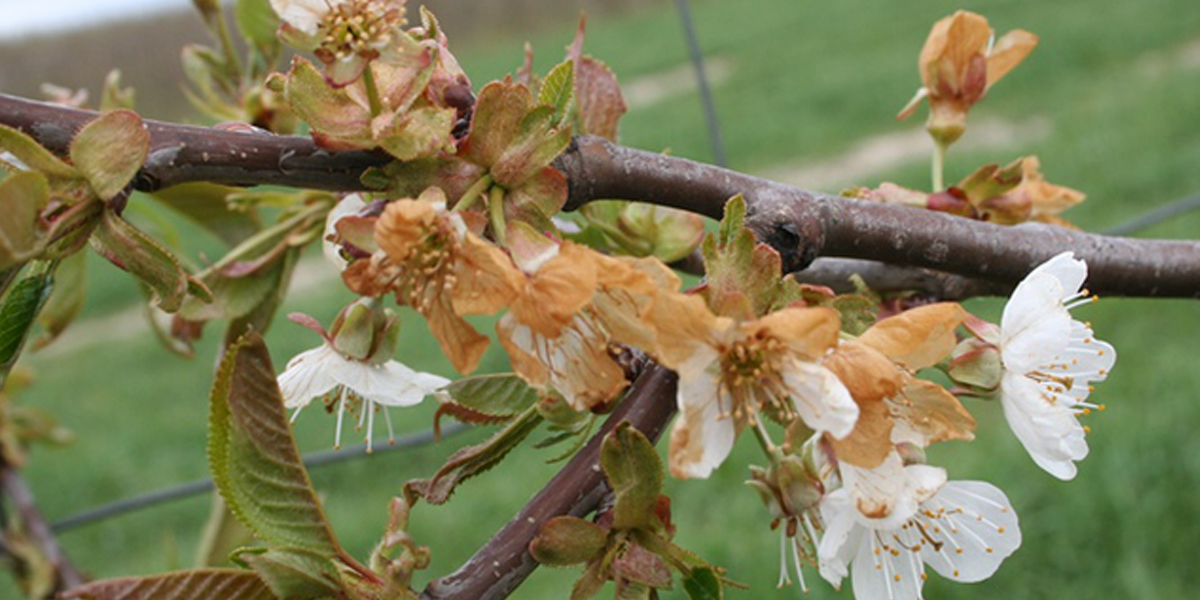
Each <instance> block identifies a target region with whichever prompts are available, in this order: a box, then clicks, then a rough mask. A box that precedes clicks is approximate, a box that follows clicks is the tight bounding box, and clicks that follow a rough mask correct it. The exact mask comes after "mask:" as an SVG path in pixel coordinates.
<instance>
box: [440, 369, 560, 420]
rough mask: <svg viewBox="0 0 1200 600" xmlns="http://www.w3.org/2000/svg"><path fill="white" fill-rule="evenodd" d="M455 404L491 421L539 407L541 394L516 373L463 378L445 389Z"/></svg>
mask: <svg viewBox="0 0 1200 600" xmlns="http://www.w3.org/2000/svg"><path fill="white" fill-rule="evenodd" d="M443 391H445V392H446V393H447V394H449V395H450V399H451V400H453V401H454V403H455V404H459V405H462V406H464V407H466V408H468V409H470V410H472V411H475V412H478V413H483V414H485V415H487V416H490V417H501V418H510V417H515V416H517V415H519V414H521V413H523V412H525V411H527V410H529V407H531V406H533V405H535V404H537V401H538V400H540V399H541V394H540V393H539V392H538V391H537V390H536V389H534V388H532V387H529V384H527V383H525V381H524V380H523V379H521V378H520V377H517V376H516V374H514V373H489V374H487V375H476V376H474V377H464V378H462V379H459V380H458V381H455V382H454V383H451V384H450V385H448V386H446V387H445V388H443Z"/></svg>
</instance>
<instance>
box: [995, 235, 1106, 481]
mask: <svg viewBox="0 0 1200 600" xmlns="http://www.w3.org/2000/svg"><path fill="white" fill-rule="evenodd" d="M1086 278H1087V265H1086V264H1085V263H1084V262H1083V261H1081V260H1077V259H1075V258H1074V256H1073V255H1072V254H1071V253H1070V252H1064V253H1062V254H1059V255H1058V256H1055V257H1054V258H1052V259H1050V260H1049V261H1047V262H1045V263H1044V264H1042V265H1041V266H1039V267H1037V268H1036V269H1034V270H1033V271H1032V272H1031V273H1030V274H1029V275H1028V276H1027V277H1026V278H1025V279H1024V280H1023V281H1022V282H1021V283H1020V284H1019V285H1018V286H1017V289H1016V290H1015V291H1014V292H1013V295H1012V298H1011V299H1010V300H1009V301H1008V305H1007V306H1005V307H1004V315H1003V317H1002V318H1001V322H1000V356H1001V362H1002V364H1003V366H1004V373H1003V375H1002V377H1001V382H1000V399H1001V404H1002V405H1003V407H1004V416H1005V418H1006V419H1007V420H1008V424H1009V427H1011V428H1012V430H1013V433H1014V434H1016V436H1017V439H1019V440H1020V441H1021V444H1022V445H1024V446H1025V449H1026V450H1028V451H1029V454H1030V456H1032V457H1033V460H1034V462H1036V463H1037V464H1038V466H1040V467H1042V468H1043V469H1045V470H1046V471H1047V472H1049V473H1050V474H1051V475H1054V476H1055V477H1058V478H1059V479H1064V480H1067V479H1072V478H1074V477H1075V473H1076V468H1075V464H1074V461H1078V460H1082V459H1083V458H1084V457H1086V456H1087V453H1088V446H1087V441H1086V440H1085V439H1084V435H1085V432H1086V428H1084V427H1083V426H1081V425H1080V424H1079V420H1078V415H1079V414H1087V413H1088V412H1090V411H1091V410H1093V409H1101V410H1102V409H1103V405H1096V404H1091V403H1089V402H1086V400H1087V397H1088V394H1089V393H1091V391H1092V386H1091V384H1092V383H1093V382H1097V381H1102V380H1103V379H1104V378H1105V377H1106V376H1107V375H1108V372H1109V371H1110V370H1111V369H1112V366H1113V363H1114V362H1115V361H1116V352H1115V351H1114V350H1113V347H1112V346H1110V345H1109V344H1107V343H1105V342H1102V341H1100V340H1098V339H1096V338H1095V336H1094V335H1093V334H1092V329H1091V327H1090V326H1088V325H1087V324H1085V323H1082V322H1080V321H1076V320H1074V319H1072V318H1071V315H1070V313H1069V312H1068V311H1069V310H1070V309H1071V308H1074V307H1076V306H1078V305H1080V304H1083V303H1087V302H1090V301H1091V300H1094V297H1091V296H1089V295H1088V292H1087V291H1086V290H1083V291H1080V288H1081V287H1082V286H1083V282H1084V280H1085V279H1086Z"/></svg>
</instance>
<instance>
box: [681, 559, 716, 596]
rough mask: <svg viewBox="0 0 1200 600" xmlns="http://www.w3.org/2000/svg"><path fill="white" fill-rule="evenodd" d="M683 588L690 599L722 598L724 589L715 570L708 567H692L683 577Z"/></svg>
mask: <svg viewBox="0 0 1200 600" xmlns="http://www.w3.org/2000/svg"><path fill="white" fill-rule="evenodd" d="M683 589H684V591H686V592H687V595H688V598H691V599H692V600H724V599H725V589H724V588H723V587H722V586H721V579H720V578H719V577H717V574H716V572H715V571H713V570H712V569H710V568H708V567H699V568H696V569H692V571H691V573H688V574H687V576H685V577H684V578H683Z"/></svg>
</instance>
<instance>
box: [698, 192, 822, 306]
mask: <svg viewBox="0 0 1200 600" xmlns="http://www.w3.org/2000/svg"><path fill="white" fill-rule="evenodd" d="M745 217H746V202H745V200H744V199H743V198H742V196H741V194H739V195H737V196H734V197H733V198H730V199H729V201H728V202H727V203H726V204H725V217H724V218H723V219H722V220H721V223H720V225H719V226H718V228H717V233H716V234H710V235H708V236H706V237H705V238H704V242H703V243H702V244H701V247H700V250H701V253H702V254H703V256H704V270H705V274H706V276H707V279H708V285H707V286H706V288H705V291H704V294H705V299H706V300H707V301H708V305H709V307H710V308H711V309H712V310H713V312H714V313H717V314H719V315H722V316H727V317H733V318H736V319H746V320H749V319H753V318H756V317H761V316H763V315H765V314H767V313H769V312H771V311H772V310H774V309H776V308H780V307H782V306H784V305H786V301H788V300H790V299H794V298H798V297H799V296H798V294H799V292H800V290H799V288H798V287H796V286H795V285H794V284H793V283H789V282H788V281H787V280H785V279H784V278H783V274H782V270H783V260H782V259H781V258H780V256H779V253H778V252H776V251H775V250H774V249H773V248H771V247H770V246H768V245H766V244H760V243H758V242H757V241H756V240H755V238H754V234H753V233H751V232H750V230H748V229H746V228H745Z"/></svg>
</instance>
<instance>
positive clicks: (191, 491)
mask: <svg viewBox="0 0 1200 600" xmlns="http://www.w3.org/2000/svg"><path fill="white" fill-rule="evenodd" d="M467 429H469V426H467V425H464V424H461V423H452V424H450V425H449V426H447V427H443V428H442V430H441V436H440V437H443V438H444V437H450V436H452V435H454V434H456V433H460V432H462V431H466V430H467ZM437 439H438V436H435V435H434V432H433V430H428V431H421V432H417V433H413V434H409V435H405V436H400V437H398V438H396V443H395V444H390V445H389V444H388V442H387V440H386V439H383V438H381V439H378V440H375V442H374V446H375V449H374V452H373V453H372V454H367V453H366V447H367V446H366V444H365V443H364V444H359V445H357V446H352V447H349V448H342V449H341V450H329V451H325V452H318V453H316V454H313V455H311V456H309V457H307V458H305V459H304V465H305V466H306V467H308V468H309V469H315V468H318V467H324V466H327V465H332V464H336V463H340V462H344V461H347V460H350V459H354V458H360V457H365V456H374V455H377V454H383V453H384V452H390V451H393V450H401V449H405V448H419V447H421V446H425V445H428V444H431V443H433V442H434V441H436V440H437ZM212 489H213V481H212V479H211V478H210V479H201V480H198V481H192V482H189V483H184V484H180V485H176V486H172V487H168V488H162V489H159V490H154V491H152V492H146V493H144V494H138V495H136V496H130V497H128V498H124V499H122V500H117V501H114V502H110V503H108V504H103V505H100V506H97V507H95V508H91V509H88V510H85V511H83V512H79V513H76V514H74V515H71V516H69V517H66V518H64V519H60V520H58V521H55V522H54V523H51V525H50V528H51V530H53V531H54V532H55V533H62V532H64V531H69V530H71V529H75V528H77V527H82V526H84V525H88V524H91V523H95V522H97V521H103V520H105V519H109V518H112V517H116V516H118V515H122V514H125V513H128V512H134V511H138V510H141V509H144V508H150V507H151V506H155V505H157V504H163V503H166V502H171V501H174V500H181V499H183V498H187V497H190V496H195V495H197V494H203V493H205V492H208V491H211V490H212Z"/></svg>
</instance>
